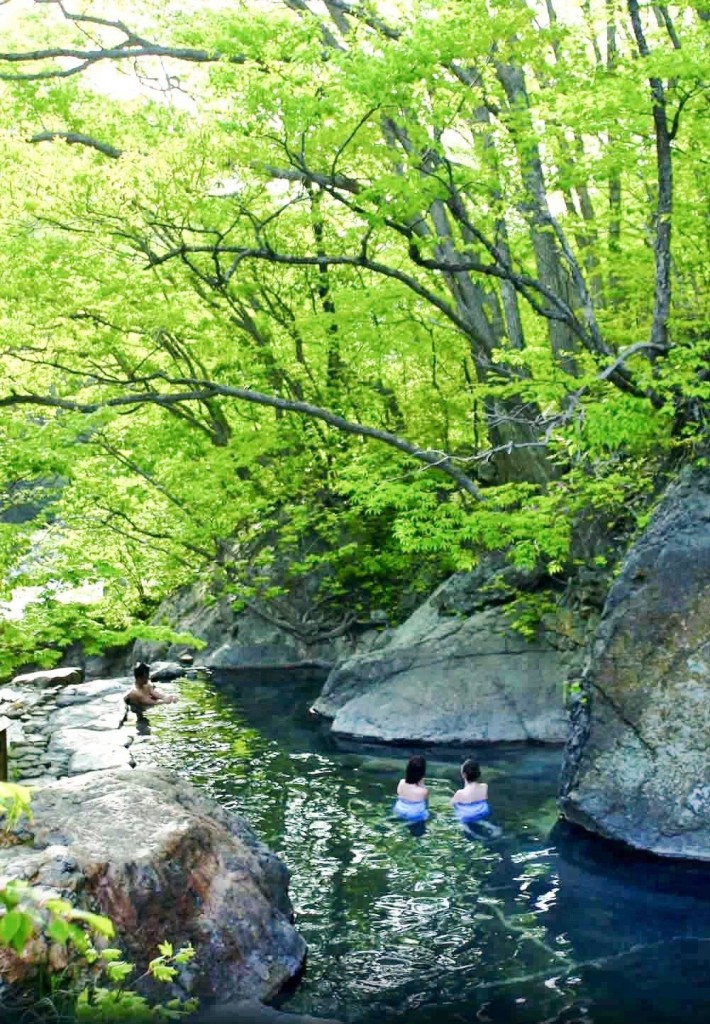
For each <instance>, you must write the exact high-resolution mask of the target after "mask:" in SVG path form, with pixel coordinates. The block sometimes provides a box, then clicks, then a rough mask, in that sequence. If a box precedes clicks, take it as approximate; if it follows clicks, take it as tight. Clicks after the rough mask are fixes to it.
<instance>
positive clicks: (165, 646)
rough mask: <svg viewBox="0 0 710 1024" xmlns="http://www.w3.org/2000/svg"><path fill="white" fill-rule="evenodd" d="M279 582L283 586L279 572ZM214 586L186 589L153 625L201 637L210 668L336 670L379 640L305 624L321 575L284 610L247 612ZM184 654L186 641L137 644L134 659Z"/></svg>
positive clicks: (285, 601) (299, 581)
mask: <svg viewBox="0 0 710 1024" xmlns="http://www.w3.org/2000/svg"><path fill="white" fill-rule="evenodd" d="M290 557H291V558H292V557H293V554H291V556H290ZM285 561H288V559H285ZM276 578H278V579H280V580H281V584H283V582H284V580H283V578H282V577H281V576H278V573H277V577H275V579H276ZM210 587H211V583H210V581H209V579H203V580H201V581H200V582H198V583H195V584H194V585H192V586H187V587H182V588H181V589H180V590H178V591H176V593H174V594H173V595H172V596H171V597H169V598H167V599H166V600H165V601H164V602H163V603H162V604H161V605H160V607H159V609H158V611H157V612H156V614H155V617H154V618H153V619H152V621H151V625H156V626H169V627H170V628H171V629H174V630H175V631H179V632H181V633H189V634H191V635H192V636H194V637H196V638H198V640H199V641H201V644H202V645H204V646H201V645H200V646H198V648H197V649H199V650H200V661H201V663H203V664H204V665H205V666H206V667H208V668H214V669H227V670H230V669H244V668H249V667H257V668H266V667H268V668H269V669H279V668H280V669H282V671H283V672H286V671H293V670H294V669H295V670H300V669H301V668H304V669H307V668H308V666H309V665H310V664H314V665H315V670H316V671H318V665H319V664H320V663H321V662H323V661H326V662H329V663H330V664H331V665H332V664H333V663H334V662H336V661H337V660H340V659H343V658H345V657H349V656H350V655H352V654H353V653H354V652H355V651H356V650H368V649H369V647H370V646H371V645H372V643H373V642H375V641H376V640H377V638H378V637H379V633H378V632H377V631H376V630H374V629H371V630H369V631H367V632H365V633H362V634H360V633H356V632H353V631H346V630H337V629H336V630H333V624H332V623H331V624H329V625H328V626H326V627H324V629H323V630H322V631H320V633H319V630H318V629H316V628H315V627H314V625H313V624H312V623H311V624H310V625H304V622H306V621H309V612H310V611H311V610H312V607H313V603H314V600H315V599H316V597H317V573H316V574H315V575H314V576H310V575H308V574H306V575H305V576H298V577H297V578H296V579H292V580H290V581H289V583H288V588H287V589H288V593H287V594H285V595H284V596H282V597H280V598H279V603H278V608H276V607H275V605H274V604H273V603H272V602H269V601H265V602H261V603H259V608H258V609H257V608H256V607H247V608H244V607H242V606H241V604H236V605H235V602H234V597H233V596H223V597H219V598H218V599H215V595H214V594H213V593H212V592H211V589H210ZM235 609H236V610H235ZM289 623H290V624H291V625H290V626H289ZM331 634H333V635H331ZM319 635H320V638H319ZM184 652H185V641H184V640H183V641H182V642H181V643H179V644H169V643H167V642H152V641H137V642H136V644H135V646H134V648H133V658H134V660H136V661H147V662H148V663H151V662H154V661H156V660H158V659H164V660H170V661H178V660H179V659H180V658H181V656H182V655H183V654H184ZM184 668H185V666H184V665H183V674H184ZM324 678H325V676H324Z"/></svg>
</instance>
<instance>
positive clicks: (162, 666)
mask: <svg viewBox="0 0 710 1024" xmlns="http://www.w3.org/2000/svg"><path fill="white" fill-rule="evenodd" d="M184 675H185V666H184V665H181V664H180V662H179V661H156V662H154V663H153V664H152V665H151V667H150V678H151V679H152V680H154V682H156V683H161V682H164V683H167V682H170V681H171V680H173V679H181V678H182V677H183V676H184Z"/></svg>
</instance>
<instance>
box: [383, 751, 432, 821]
mask: <svg viewBox="0 0 710 1024" xmlns="http://www.w3.org/2000/svg"><path fill="white" fill-rule="evenodd" d="M425 772H426V761H425V760H424V758H423V757H419V756H415V757H410V758H409V761H407V768H406V770H405V773H404V778H403V779H400V780H399V785H398V786H397V799H396V800H395V802H394V806H393V808H392V810H393V812H394V813H395V814H396V815H397V817H398V818H402V819H403V821H408V822H419V821H426V819H427V818H428V817H429V810H428V808H427V800H428V798H429V790H428V789H427V788H426V786H424V785H422V782H423V781H424V773H425Z"/></svg>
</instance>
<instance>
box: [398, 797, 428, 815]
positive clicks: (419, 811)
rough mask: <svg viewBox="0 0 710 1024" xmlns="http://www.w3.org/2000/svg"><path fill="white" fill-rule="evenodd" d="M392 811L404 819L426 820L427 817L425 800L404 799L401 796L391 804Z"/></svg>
mask: <svg viewBox="0 0 710 1024" xmlns="http://www.w3.org/2000/svg"><path fill="white" fill-rule="evenodd" d="M392 813H393V814H396V815H397V817H398V818H402V819H403V820H404V821H426V820H427V818H428V817H429V811H428V810H427V805H426V800H405V799H404V798H403V797H401V796H399V797H397V799H396V800H395V802H394V804H393V805H392Z"/></svg>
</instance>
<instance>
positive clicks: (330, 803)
mask: <svg viewBox="0 0 710 1024" xmlns="http://www.w3.org/2000/svg"><path fill="white" fill-rule="evenodd" d="M219 682H220V688H219V690H217V688H216V687H215V686H214V685H212V684H205V683H199V682H187V681H186V682H185V683H184V684H181V685H182V687H183V695H182V700H181V701H180V703H179V704H178V705H171V706H169V707H166V708H163V709H161V710H160V714H158V713H156V715H155V721H154V728H153V735H152V736H151V737H150V739H146V740H145V741H144V744H145V745H142V746H141V748H140V749H141V750H144V751H146V753H147V755H148V756H150V759H151V761H152V762H153V763H156V762H157V763H158V764H163V765H166V766H169V767H173V768H174V769H175V770H176V771H178V772H179V773H180V774H182V775H184V776H185V777H187V778H189V779H191V781H193V782H195V783H196V784H198V785H201V786H204V787H205V788H206V789H207V790H209V791H210V792H211V793H212V794H213V795H214V796H215V797H216V798H217V799H218V800H219V801H220V802H221V803H223V804H225V805H227V806H229V807H232V808H234V809H236V810H238V811H240V812H241V813H243V814H244V815H245V816H246V817H247V818H248V819H249V821H250V822H251V824H252V826H253V827H254V828H255V830H256V832H257V833H258V834H259V835H260V836H261V838H262V839H263V840H264V841H265V842H266V843H267V844H268V845H269V846H270V847H271V848H272V849H274V850H275V851H277V852H278V853H279V854H280V855H281V856H282V857H283V858H284V859H285V860H286V862H287V863H288V866H289V868H290V871H291V898H292V901H293V903H294V908H295V911H296V924H297V926H298V928H299V930H300V931H301V933H302V935H303V936H304V938H305V939H306V941H307V942H308V945H309V957H308V964H307V967H306V971H305V973H304V976H303V979H302V982H301V984H300V985H299V986H298V987H297V989H296V990H295V991H294V992H289V993H287V999H286V1002H285V1005H284V1007H283V1008H285V1009H288V1010H292V1011H297V1012H302V1013H312V1014H314V1015H318V1016H335V1017H340V1018H341V1019H342V1020H344V1021H348V1022H353V1024H390V1022H392V1024H394V1022H401V1021H404V1020H405V1019H406V1021H407V1024H458V1022H478V1021H481V1022H489V1024H547V1022H549V1024H552V1022H555V1024H622V1022H624V1024H631V1022H633V1024H636V1022H639V1024H706V1022H707V1021H708V1020H709V1019H710V971H709V970H708V967H710V871H708V870H704V869H703V868H702V867H701V866H698V865H695V866H692V865H686V864H669V863H666V862H661V861H658V860H655V859H651V858H643V857H638V856H636V855H634V854H632V853H630V852H628V851H626V850H625V849H622V848H619V847H615V846H612V845H609V844H605V843H602V842H600V841H595V840H594V839H593V838H591V837H589V836H587V835H586V834H585V833H583V832H580V831H579V830H576V829H573V828H570V827H567V826H564V825H562V824H560V823H558V820H557V810H556V803H555V791H556V780H557V774H558V770H559V761H560V752H559V750H549V749H546V748H539V747H535V748H520V747H516V748H510V749H508V750H498V749H496V750H495V751H494V750H486V749H481V748H479V750H478V751H473V753H477V755H478V757H479V759H480V761H481V763H482V767H483V771H484V776H485V778H486V780H487V781H488V782H489V784H490V798H491V804H492V807H493V818H492V820H493V822H494V823H496V824H497V825H499V826H500V827H501V829H502V834H501V835H499V836H496V837H491V836H485V835H484V836H479V835H474V836H471V835H468V836H467V835H465V834H464V832H463V831H462V829H461V828H460V826H459V824H458V822H457V821H456V820H455V819H454V816H453V814H452V813H451V808H450V805H449V799H450V796H451V794H452V792H453V790H454V788H455V786H456V784H457V768H458V763H459V759H460V752H458V751H455V750H448V751H440V750H436V751H431V750H429V751H425V753H426V755H427V759H428V770H427V783H428V785H429V788H430V811H431V816H430V818H429V820H428V821H427V823H426V833H425V834H424V835H421V836H417V837H414V836H412V835H411V834H410V832H409V831H408V830H407V828H406V826H404V825H402V824H401V823H399V822H398V821H396V820H394V819H393V818H392V817H391V816H390V808H391V805H392V799H393V795H394V790H395V787H396V784H397V780H398V779H399V778H400V777H401V774H402V767H403V764H404V760H405V758H406V756H407V754H408V751H407V750H405V749H383V748H376V749H374V750H373V749H372V748H368V749H362V748H360V749H358V748H357V747H355V746H353V745H352V744H350V745H348V748H347V749H342V745H338V744H336V743H334V741H333V740H332V738H330V737H329V736H328V735H327V734H326V733H325V732H324V731H323V729H322V728H321V726H320V725H319V724H318V723H317V722H316V723H314V721H313V720H312V719H311V718H309V715H308V707H309V706H310V703H311V702H312V700H313V699H314V697H315V695H316V693H317V690H318V684H317V683H316V682H309V681H299V682H295V683H294V682H293V681H286V682H283V683H282V684H281V685H274V684H273V683H266V682H264V681H263V680H261V681H260V680H255V681H254V682H252V681H250V680H247V679H245V678H244V677H243V676H241V677H240V678H239V679H229V678H222V679H221V680H220V681H219ZM420 752H421V751H420ZM466 753H471V751H466Z"/></svg>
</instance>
